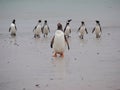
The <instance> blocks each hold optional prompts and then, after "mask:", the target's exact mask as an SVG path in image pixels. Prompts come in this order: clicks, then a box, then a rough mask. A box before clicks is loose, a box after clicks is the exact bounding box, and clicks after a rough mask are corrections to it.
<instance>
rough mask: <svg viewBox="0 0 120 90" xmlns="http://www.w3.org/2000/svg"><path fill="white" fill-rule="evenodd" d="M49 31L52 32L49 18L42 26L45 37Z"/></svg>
mask: <svg viewBox="0 0 120 90" xmlns="http://www.w3.org/2000/svg"><path fill="white" fill-rule="evenodd" d="M49 32H50V28H49V26H48V24H47V20H45V21H44V25H43V27H42V33H43V34H44V37H46V36H47V35H48V33H49Z"/></svg>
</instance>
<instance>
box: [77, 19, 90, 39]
mask: <svg viewBox="0 0 120 90" xmlns="http://www.w3.org/2000/svg"><path fill="white" fill-rule="evenodd" d="M78 31H79V32H80V38H81V39H83V38H84V34H85V32H86V34H88V31H87V29H86V27H85V23H84V21H82V22H81V26H80V27H79V28H78Z"/></svg>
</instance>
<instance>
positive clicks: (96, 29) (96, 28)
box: [92, 20, 102, 38]
mask: <svg viewBox="0 0 120 90" xmlns="http://www.w3.org/2000/svg"><path fill="white" fill-rule="evenodd" d="M94 32H95V34H96V38H100V37H101V33H102V30H101V26H100V21H98V20H96V26H95V27H94V28H93V30H92V33H94Z"/></svg>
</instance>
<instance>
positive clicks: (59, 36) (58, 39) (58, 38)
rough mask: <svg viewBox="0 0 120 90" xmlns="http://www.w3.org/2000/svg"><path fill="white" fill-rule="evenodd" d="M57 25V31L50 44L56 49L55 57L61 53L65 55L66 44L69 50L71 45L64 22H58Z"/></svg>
mask: <svg viewBox="0 0 120 90" xmlns="http://www.w3.org/2000/svg"><path fill="white" fill-rule="evenodd" d="M57 27H58V28H57V31H56V32H55V35H54V37H53V38H52V41H51V44H50V46H51V48H53V49H54V55H53V57H57V54H60V56H61V57H64V50H65V46H66V44H67V46H68V50H69V49H70V47H69V43H68V41H67V38H66V36H65V35H64V32H63V30H62V24H60V23H58V24H57Z"/></svg>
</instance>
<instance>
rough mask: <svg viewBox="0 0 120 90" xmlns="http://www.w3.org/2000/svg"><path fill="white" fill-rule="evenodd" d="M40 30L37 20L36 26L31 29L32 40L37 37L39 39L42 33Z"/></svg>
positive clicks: (39, 22)
mask: <svg viewBox="0 0 120 90" xmlns="http://www.w3.org/2000/svg"><path fill="white" fill-rule="evenodd" d="M41 28H42V26H41V20H38V24H37V25H36V26H35V28H34V29H33V32H34V38H37V37H38V38H40V34H41V32H42V30H41Z"/></svg>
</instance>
